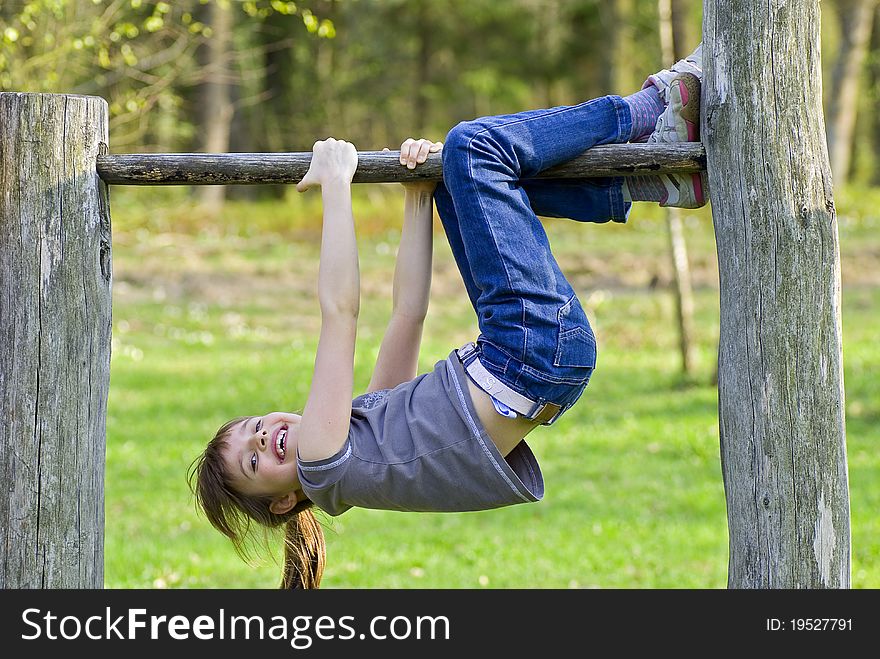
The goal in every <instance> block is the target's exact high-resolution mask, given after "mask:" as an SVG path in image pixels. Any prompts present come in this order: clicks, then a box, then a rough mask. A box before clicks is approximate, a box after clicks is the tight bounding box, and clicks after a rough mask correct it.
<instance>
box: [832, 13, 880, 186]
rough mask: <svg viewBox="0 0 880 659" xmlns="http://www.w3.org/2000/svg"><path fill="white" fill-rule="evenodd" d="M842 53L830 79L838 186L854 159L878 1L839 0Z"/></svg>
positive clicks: (833, 154) (833, 158)
mask: <svg viewBox="0 0 880 659" xmlns="http://www.w3.org/2000/svg"><path fill="white" fill-rule="evenodd" d="M837 4H838V7H839V12H840V28H841V29H840V33H841V34H840V37H841V39H840V50H839V52H838V55H837V62H836V64H835V66H834V73H833V74H832V76H831V96H830V100H829V103H828V150H829V152H830V154H831V171H832V172H833V174H834V181H835V183H838V184H840V183H846V181H847V180H848V178H849V172H850V161H851V160H852V150H853V132H854V130H855V125H856V115H857V114H858V109H859V83H860V81H861V77H862V64H863V62H864V61H865V53H866V51H867V46H868V41H869V40H870V38H871V25H872V23H873V17H874V11H875V9H876V8H877V0H837Z"/></svg>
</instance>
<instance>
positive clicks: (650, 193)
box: [624, 176, 669, 202]
mask: <svg viewBox="0 0 880 659" xmlns="http://www.w3.org/2000/svg"><path fill="white" fill-rule="evenodd" d="M626 189H627V191H628V192H629V198H630V201H657V202H663V201H666V198H667V197H668V196H669V193H668V192H667V190H666V186H665V185H664V184H663V181H662V180H660V177H659V176H628V177H626ZM624 194H625V193H624Z"/></svg>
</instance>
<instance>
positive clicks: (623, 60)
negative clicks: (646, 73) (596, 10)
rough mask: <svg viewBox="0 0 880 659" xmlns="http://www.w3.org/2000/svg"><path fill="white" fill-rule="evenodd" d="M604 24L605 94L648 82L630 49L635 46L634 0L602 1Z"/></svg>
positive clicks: (625, 91)
mask: <svg viewBox="0 0 880 659" xmlns="http://www.w3.org/2000/svg"><path fill="white" fill-rule="evenodd" d="M600 7H601V10H602V24H603V26H604V27H605V31H606V35H607V38H608V42H607V43H608V47H607V48H606V49H605V52H606V62H605V67H604V71H605V80H604V84H603V86H604V88H605V89H604V92H603V93H605V94H621V93H622V94H624V95H626V94H629V93H630V90H632V91H636V90H638V89H639V88H640V87H641V86H642V83H643V82H644V78H642V79H641V80H637V79H636V75H635V74H634V72H633V70H632V65H631V61H632V57H631V56H630V49H631V48H632V47H633V42H634V39H633V27H632V24H633V21H632V14H633V0H611V1H610V2H603V3H601V4H600Z"/></svg>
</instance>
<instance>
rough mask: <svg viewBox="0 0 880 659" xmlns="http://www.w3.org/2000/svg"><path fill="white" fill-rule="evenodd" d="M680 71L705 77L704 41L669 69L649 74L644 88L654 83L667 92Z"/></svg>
mask: <svg viewBox="0 0 880 659" xmlns="http://www.w3.org/2000/svg"><path fill="white" fill-rule="evenodd" d="M679 73H692V74H693V75H695V76H697V79H698V80H702V79H703V42H702V41H701V42H700V44H699V45H698V46H697V47H696V48H695V49H694V52H692V53H691V54H690V55H688V56H687V57H685V58H684V59H680V60H678V61H677V62H676V63H675V64H673V65H672V67H671V68H669V69H663V70H662V71H658V72H657V73H655V74H653V75H650V76H648V79H647V80H645V84H643V85H642V89H645V87H647V86H648V85H654V86H655V87H656V88H657V89H658V90H659V91H660V93H661V94H663V93H665V92H666V88H667V87H668V86H669V84H670V83H671V82H672V80H673V79H674V78H675V76H676V75H677V74H679Z"/></svg>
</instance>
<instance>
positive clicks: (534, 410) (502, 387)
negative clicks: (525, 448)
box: [456, 342, 562, 425]
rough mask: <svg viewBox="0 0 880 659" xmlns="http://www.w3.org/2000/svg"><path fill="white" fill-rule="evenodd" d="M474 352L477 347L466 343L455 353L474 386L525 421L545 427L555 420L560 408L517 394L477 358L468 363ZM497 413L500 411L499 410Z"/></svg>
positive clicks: (553, 404) (560, 410)
mask: <svg viewBox="0 0 880 659" xmlns="http://www.w3.org/2000/svg"><path fill="white" fill-rule="evenodd" d="M476 351H477V346H476V344H474V343H473V342H470V343H466V344H465V345H463V346H462V347H461V348H459V349H458V350H457V351H456V353H457V354H458V358H459V359H460V360H461V363H462V365H463V366H464V370H465V371H467V374H468V375H469V376H470V377H471V379H472V380H473V381H474V384H476V385H477V386H478V387H479V388H480V389H482V390H483V391H485V392H486V393H487V394H489V395H490V396H492V398H495V399H496V400H498V401H500V402H502V403H504V404H505V405H507V406H508V407H509V408H510V409H512V410H514V411H515V412H517V413H519V414H521V415H522V416H524V417H526V418H527V419H532V420H537V421H540V422H541V423H543V424H545V425H549V424H551V423H553V422H554V421H555V420H556V418H557V417H558V416H559V414H560V413H561V412H562V408H561V406H559V405H557V404H555V403H538V402H536V401H533V400H532V399H531V398H527V397H526V396H523V395H522V394H520V393H517V392H516V391H514V390H513V389H511V388H510V387H508V386H507V385H506V384H504V383H503V382H502V381H501V380H499V379H498V378H496V377H495V376H494V375H492V374H491V373H490V372H489V371H488V370H486V367H485V366H483V365H482V364H481V363H480V360H479V358H478V357H473V358H472V359H470V362H468V357H471V356H472V355H473V354H474V353H475V352H476ZM496 409H497V406H496ZM499 412H501V411H500V410H499Z"/></svg>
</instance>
